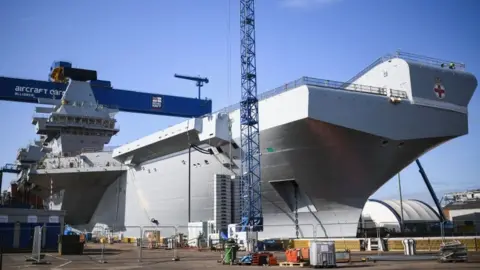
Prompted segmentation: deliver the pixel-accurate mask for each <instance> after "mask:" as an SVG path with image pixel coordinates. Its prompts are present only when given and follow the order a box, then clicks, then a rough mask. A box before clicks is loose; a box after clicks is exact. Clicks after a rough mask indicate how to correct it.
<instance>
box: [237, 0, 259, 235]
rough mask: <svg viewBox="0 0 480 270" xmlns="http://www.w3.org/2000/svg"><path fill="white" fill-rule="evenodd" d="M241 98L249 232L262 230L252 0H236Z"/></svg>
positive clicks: (244, 226)
mask: <svg viewBox="0 0 480 270" xmlns="http://www.w3.org/2000/svg"><path fill="white" fill-rule="evenodd" d="M240 33H241V44H240V51H241V56H240V57H241V58H240V61H241V101H240V133H241V134H240V138H241V146H242V167H241V170H240V172H241V175H240V181H241V183H240V187H241V192H240V196H241V200H242V205H241V218H242V220H241V224H240V225H241V230H242V231H247V234H249V233H250V234H251V235H252V236H251V238H253V239H255V238H256V237H255V236H256V233H257V232H259V231H263V215H262V200H261V178H260V131H259V126H258V125H259V118H258V99H257V71H256V59H255V1H254V0H240Z"/></svg>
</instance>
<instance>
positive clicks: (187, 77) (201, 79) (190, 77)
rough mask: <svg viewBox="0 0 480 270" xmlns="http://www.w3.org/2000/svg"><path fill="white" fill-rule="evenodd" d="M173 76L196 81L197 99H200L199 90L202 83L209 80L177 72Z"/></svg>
mask: <svg viewBox="0 0 480 270" xmlns="http://www.w3.org/2000/svg"><path fill="white" fill-rule="evenodd" d="M174 76H175V78H179V79H184V80H189V81H194V82H197V83H196V84H195V85H196V86H197V87H198V98H199V99H200V91H201V90H202V86H203V84H204V83H208V82H209V81H208V78H202V77H200V76H199V77H193V76H186V75H179V74H175V75H174Z"/></svg>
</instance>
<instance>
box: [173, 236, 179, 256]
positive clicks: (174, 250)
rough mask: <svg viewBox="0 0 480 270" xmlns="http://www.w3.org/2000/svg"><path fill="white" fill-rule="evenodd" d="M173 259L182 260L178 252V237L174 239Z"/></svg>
mask: <svg viewBox="0 0 480 270" xmlns="http://www.w3.org/2000/svg"><path fill="white" fill-rule="evenodd" d="M172 261H174V262H177V261H180V258H179V257H178V254H177V238H176V237H175V238H174V239H173V258H172Z"/></svg>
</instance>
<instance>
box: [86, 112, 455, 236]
mask: <svg viewBox="0 0 480 270" xmlns="http://www.w3.org/2000/svg"><path fill="white" fill-rule="evenodd" d="M324 136H329V137H330V139H328V140H327V139H326V138H325V137H324ZM448 139H449V138H448V137H444V138H431V139H421V140H411V141H408V142H406V143H405V142H404V144H403V145H404V146H403V147H402V149H401V151H402V154H398V150H399V148H398V145H397V144H396V142H395V141H390V142H389V145H387V146H380V145H381V143H382V138H380V137H378V136H374V135H371V134H367V133H363V132H360V131H355V130H352V129H347V128H344V127H340V126H335V125H332V124H328V123H324V122H321V121H318V120H313V119H304V120H299V121H295V122H293V123H289V124H286V125H282V126H279V127H275V128H271V129H268V130H265V131H262V132H261V135H260V140H261V145H262V146H263V147H262V148H270V149H273V151H272V152H266V151H264V152H263V153H262V156H261V164H262V170H261V173H262V199H263V204H262V208H263V214H264V223H265V228H264V232H262V233H261V234H260V236H261V237H265V238H271V237H275V238H288V237H296V229H295V219H296V218H295V214H294V209H292V208H294V206H293V205H294V201H293V200H294V199H293V198H292V197H291V196H290V197H289V196H288V194H293V193H294V190H293V188H292V186H291V185H289V184H291V183H293V182H295V183H296V184H297V185H298V189H297V190H298V194H299V196H298V197H299V199H298V204H297V206H298V209H299V211H298V212H299V213H298V224H300V226H299V230H298V234H299V237H314V236H317V237H355V236H356V234H357V227H358V220H359V218H360V213H361V210H362V208H363V206H364V204H365V201H366V200H367V199H368V197H369V196H371V195H372V193H374V192H375V191H376V190H377V189H378V188H380V187H381V186H382V185H383V184H384V183H385V182H386V180H388V179H390V178H391V177H392V176H394V174H395V173H396V172H398V171H399V170H401V169H402V168H403V167H405V166H407V165H408V164H409V163H410V162H412V161H413V160H414V159H415V158H416V157H418V156H420V155H421V154H423V153H424V152H425V151H427V150H428V149H430V148H433V147H435V146H436V145H438V144H440V143H442V142H444V141H446V140H448ZM236 141H237V142H238V139H237V140H236ZM222 148H223V150H224V151H226V152H228V151H229V150H230V149H229V148H230V147H229V146H225V147H222ZM375 149H378V151H375ZM232 150H233V149H232ZM233 151H234V150H233ZM185 161H188V153H186V152H183V153H179V154H177V155H176V156H173V157H169V158H166V159H165V158H164V159H159V160H152V161H150V162H147V163H145V164H142V166H140V169H130V170H129V171H128V172H127V173H126V181H124V180H122V183H113V184H112V188H110V189H109V190H107V192H106V193H105V195H104V199H105V202H101V203H100V205H99V207H98V208H97V211H96V213H95V217H94V219H93V220H95V221H96V222H98V223H102V224H113V223H116V222H114V217H113V216H112V215H111V209H112V207H114V206H113V205H112V201H113V199H114V198H117V197H118V196H119V194H117V188H115V186H116V185H119V184H121V185H125V186H124V190H125V193H124V194H120V196H121V198H120V200H119V201H118V203H119V204H120V207H121V208H122V209H125V211H124V212H123V213H122V212H120V215H122V214H124V216H123V215H122V216H121V217H120V218H117V217H115V219H116V220H122V221H123V220H124V221H125V223H124V225H125V226H126V228H122V227H123V226H122V225H123V224H120V223H117V224H116V227H117V229H118V230H126V231H127V233H126V235H128V234H133V236H136V235H137V234H138V231H139V229H138V228H137V226H152V223H151V222H150V220H151V219H152V218H154V219H156V220H158V221H159V223H160V225H161V226H166V227H170V226H180V228H179V230H182V231H186V228H187V224H188V197H187V194H188V193H187V192H186V191H187V190H188V174H187V166H188V164H184V162H185ZM191 163H192V164H193V165H192V175H191V190H192V197H191V198H192V199H191V221H207V220H212V219H213V208H214V206H213V204H214V199H213V198H214V195H213V190H214V188H213V185H214V181H213V179H214V174H232V173H231V172H230V171H229V169H228V168H225V166H223V165H222V164H220V163H219V162H218V160H216V158H215V156H210V155H203V154H200V153H198V152H193V153H192V156H191ZM234 171H235V170H234ZM285 194H287V195H285ZM102 216H104V217H103V218H102ZM92 225H93V224H92Z"/></svg>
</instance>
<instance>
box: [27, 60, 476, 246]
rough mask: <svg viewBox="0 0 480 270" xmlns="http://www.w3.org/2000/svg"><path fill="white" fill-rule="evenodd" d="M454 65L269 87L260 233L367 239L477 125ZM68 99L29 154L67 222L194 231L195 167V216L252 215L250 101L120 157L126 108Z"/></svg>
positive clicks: (411, 65)
mask: <svg viewBox="0 0 480 270" xmlns="http://www.w3.org/2000/svg"><path fill="white" fill-rule="evenodd" d="M449 63H450V62H444V61H439V60H435V59H432V58H427V57H420V56H416V55H412V54H405V53H403V54H395V55H388V56H386V57H382V58H380V59H379V60H378V61H376V62H375V63H373V64H372V65H370V66H369V67H367V68H366V69H365V70H364V71H362V72H361V73H359V75H357V76H355V77H354V78H353V79H352V80H350V81H349V82H347V83H340V82H334V81H329V80H320V79H314V78H309V77H303V78H301V79H299V80H296V81H294V82H291V83H289V84H286V85H284V86H281V87H279V88H277V89H274V90H272V91H269V92H267V93H264V94H263V95H262V96H261V99H260V102H259V115H260V119H261V120H260V123H262V124H261V126H260V130H261V135H260V140H261V142H260V145H261V147H262V149H263V151H262V154H261V164H262V181H263V182H262V195H263V215H264V224H265V227H264V231H263V232H261V233H259V237H262V238H266V237H282V238H283V237H295V236H296V233H297V232H298V233H299V236H300V237H312V236H313V235H314V234H316V236H320V237H324V236H326V237H355V236H356V234H357V224H358V220H359V218H360V213H361V210H362V208H363V206H364V204H365V202H366V200H367V199H368V197H369V196H370V195H372V194H373V193H374V192H375V191H376V190H377V189H379V188H380V187H381V186H382V185H383V184H384V183H385V182H386V181H388V180H389V179H390V178H391V177H392V176H394V175H395V174H396V173H397V172H399V171H400V170H402V169H403V168H405V167H406V166H407V165H409V164H410V163H411V162H412V161H414V160H415V159H416V158H418V157H419V156H421V155H423V154H424V153H426V152H427V151H429V150H431V149H433V148H434V147H436V146H438V145H440V144H442V143H444V142H446V141H449V140H451V139H453V138H456V137H459V136H462V135H465V134H467V133H468V114H467V106H468V104H469V102H470V99H471V97H472V95H473V93H474V91H475V89H476V87H477V80H476V78H475V77H474V76H473V75H472V74H470V73H468V72H466V71H464V66H463V64H460V63H455V64H454V65H452V66H450V67H449V66H448V64H449ZM444 65H447V66H444ZM63 100H68V103H67V102H64V103H63V104H60V105H57V106H55V107H54V108H53V109H51V110H49V109H37V112H42V113H46V114H47V116H46V117H36V118H34V120H33V124H35V125H36V126H37V133H38V134H43V135H42V141H41V142H39V144H38V145H32V146H29V147H28V148H27V149H23V150H22V152H21V154H22V155H23V156H28V157H30V160H32V159H33V161H34V162H35V163H34V164H35V165H31V166H30V165H29V169H26V170H24V171H23V172H22V173H21V174H20V175H19V179H20V183H19V186H27V185H25V183H30V184H33V186H35V187H37V188H34V189H33V190H32V192H34V193H36V194H37V195H39V196H41V197H42V198H43V199H44V200H45V201H46V202H49V205H50V208H53V209H62V210H66V211H67V216H66V218H65V221H66V222H67V223H69V224H71V225H74V226H75V227H77V228H86V229H89V230H91V229H92V228H93V226H94V225H96V224H106V225H108V226H110V227H112V228H115V230H126V233H125V235H129V234H131V235H132V236H137V235H138V230H136V231H135V232H133V230H130V229H129V228H128V226H151V225H152V220H153V221H158V223H159V224H160V226H167V225H181V226H186V225H187V223H188V221H189V220H188V212H189V211H188V210H189V209H188V205H189V204H188V202H187V201H188V195H187V194H188V193H187V191H188V189H189V186H188V185H189V174H190V173H191V181H190V182H191V211H190V212H191V221H211V224H213V226H214V227H215V229H216V230H222V229H226V226H227V225H228V224H230V223H236V222H238V221H239V216H238V202H239V198H238V193H239V192H238V189H237V186H238V185H237V183H238V181H236V179H237V178H235V177H233V178H232V177H230V175H238V173H239V166H240V155H241V153H240V148H239V144H240V142H239V136H240V133H239V126H240V124H239V106H238V105H234V106H231V107H228V108H225V109H222V110H220V111H218V112H216V113H213V114H211V115H206V116H204V117H200V118H193V119H189V120H186V121H184V122H182V123H179V124H177V125H175V126H172V127H169V128H167V129H165V130H163V131H159V132H156V133H154V134H151V135H148V136H146V137H144V138H141V139H139V140H136V141H134V142H131V143H129V144H126V145H123V146H121V147H118V148H116V149H114V150H113V152H112V151H110V152H109V151H106V150H102V148H103V145H104V144H107V143H108V142H109V141H110V138H111V136H113V135H114V134H116V133H117V132H118V131H119V129H118V128H117V127H116V126H115V119H114V117H113V114H114V113H115V111H113V110H111V109H106V108H101V107H99V106H93V105H87V104H95V103H96V100H95V98H94V95H92V90H91V87H90V85H89V83H88V82H77V81H71V82H70V83H69V85H68V88H67V90H66V92H65V93H64V95H63ZM80 104H81V105H80ZM59 126H62V129H59V128H58V127H59ZM43 145H45V146H43ZM86 148H91V149H92V150H91V151H86ZM198 148H202V149H205V150H207V151H202V152H199V151H198ZM41 150H43V151H46V152H48V153H44V152H42V151H41ZM189 150H190V151H189ZM189 152H190V153H191V155H190V156H189ZM18 160H19V162H21V161H22V160H26V159H25V158H21V157H20V156H19V157H18ZM24 164H25V163H24ZM188 166H190V172H189V169H188ZM50 193H52V194H53V196H51V194H50ZM50 197H53V198H52V199H50ZM297 222H298V224H312V225H308V226H307V225H300V226H299V227H298V228H295V224H296V223H297ZM153 223H156V222H153ZM278 224H282V226H270V225H278ZM283 225H284V226H283ZM315 231H316V232H315Z"/></svg>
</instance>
